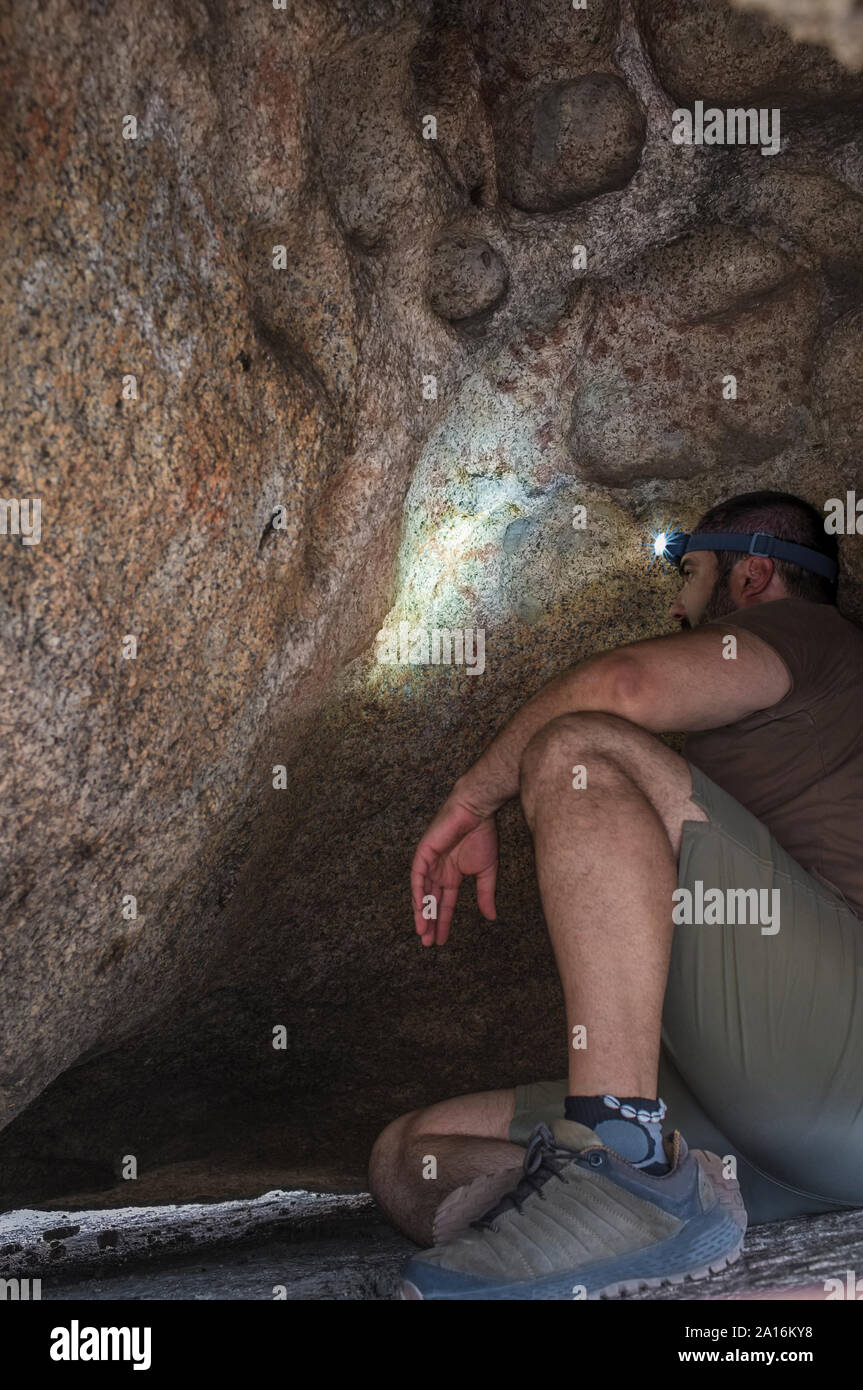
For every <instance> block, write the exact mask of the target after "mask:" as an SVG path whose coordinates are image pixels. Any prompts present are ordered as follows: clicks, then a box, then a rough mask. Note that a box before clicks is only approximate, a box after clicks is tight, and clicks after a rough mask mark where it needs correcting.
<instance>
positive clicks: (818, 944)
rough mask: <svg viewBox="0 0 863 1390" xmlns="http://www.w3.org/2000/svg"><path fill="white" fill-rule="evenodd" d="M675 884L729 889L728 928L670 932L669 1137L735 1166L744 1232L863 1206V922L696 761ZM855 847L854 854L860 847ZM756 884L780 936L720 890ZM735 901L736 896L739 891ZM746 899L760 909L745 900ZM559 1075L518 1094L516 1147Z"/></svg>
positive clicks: (559, 1086) (686, 927) (663, 1092)
mask: <svg viewBox="0 0 863 1390" xmlns="http://www.w3.org/2000/svg"><path fill="white" fill-rule="evenodd" d="M689 768H690V771H691V773H692V799H693V800H694V801H695V802H696V803H697V804H698V805H699V806H701V807H702V809H703V810H704V811H705V812H706V813H707V815H708V816H709V821H685V822H684V825H683V838H682V842H681V848H680V860H679V864H678V887H679V888H685V889H688V890H689V892H690V893H692V894H693V899H694V900H695V899H696V895H698V893H699V890H698V887H697V885H698V884H699V882H700V883H701V885H703V893H707V890H708V889H710V888H718V889H720V890H722V892H723V895H724V899H725V902H726V909H725V919H726V924H725V925H710V924H708V922H709V917H708V914H707V913H706V912H705V913H704V914H703V915H704V916H705V917H707V918H708V920H707V921H705V922H689V921H685V922H682V923H681V924H679V925H675V928H674V940H673V945H672V953H671V964H670V968H669V973H668V986H667V989H666V994H665V1005H664V1010H663V1018H662V1049H661V1057H660V1066H659V1095H660V1096H661V1097H662V1098H663V1100H665V1102H666V1104H667V1106H668V1113H667V1115H666V1119H665V1129H666V1132H668V1131H669V1130H671V1129H679V1130H680V1131H681V1132H682V1133H683V1135H684V1137H685V1138H686V1140H687V1142H688V1144H689V1145H690V1147H691V1148H707V1149H711V1150H712V1151H713V1152H714V1153H717V1154H719V1155H721V1156H723V1157H725V1156H726V1155H733V1156H734V1157H735V1158H736V1159H737V1176H738V1178H739V1180H740V1187H741V1191H742V1193H743V1197H744V1200H745V1202H746V1206H747V1209H748V1211H749V1219H750V1222H752V1223H753V1224H755V1223H757V1222H759V1221H771V1220H777V1219H780V1218H784V1217H789V1216H796V1215H800V1214H803V1213H805V1212H819V1211H829V1210H835V1209H836V1208H843V1207H844V1208H848V1207H863V922H860V921H859V920H858V918H857V917H855V915H854V914H853V912H852V911H851V910H850V908H849V907H848V905H847V904H846V903H845V902H844V901H843V900H842V898H841V897H840V896H839V895H838V894H837V893H835V892H833V891H832V890H831V889H830V888H828V887H826V886H825V885H824V884H822V883H820V882H819V881H818V880H817V879H815V878H814V877H813V876H812V875H811V874H809V873H807V871H806V870H805V869H803V868H801V866H800V865H799V864H798V863H797V862H796V861H795V860H794V859H792V858H791V856H790V855H789V854H786V852H785V850H783V849H782V847H781V845H779V844H778V843H777V841H776V840H774V839H773V837H772V835H771V834H770V832H769V831H768V830H767V829H766V827H765V826H764V825H762V823H761V822H760V821H759V820H757V819H756V818H755V816H753V815H752V814H751V813H750V812H749V811H747V810H746V808H745V807H744V806H741V804H740V802H739V801H735V799H734V797H732V796H729V795H728V793H727V792H724V791H723V790H722V789H721V787H718V786H717V785H716V783H715V782H712V781H710V779H709V778H708V777H705V776H704V774H703V773H702V772H700V771H699V769H698V768H696V767H693V765H692V764H691V763H690V764H689ZM861 852H863V849H861ZM753 888H754V889H756V890H758V891H759V893H760V892H761V890H765V891H766V893H767V894H768V895H771V894H773V890H778V897H777V896H768V897H765V898H759V899H758V902H759V904H761V903H764V904H771V905H775V904H776V903H777V901H778V905H779V915H778V919H777V921H778V925H779V930H778V931H777V930H775V929H774V928H775V926H776V922H774V923H772V924H769V925H768V926H767V930H766V931H765V930H762V927H763V926H764V925H765V924H766V923H767V922H768V918H767V917H766V916H762V917H761V918H760V922H759V923H755V924H753V923H752V922H751V920H747V919H746V918H745V917H744V920H742V921H741V920H740V916H741V909H740V907H739V906H737V907H735V909H734V915H735V917H737V919H738V920H737V921H736V923H735V924H731V921H730V919H731V915H732V913H731V909H730V908H729V907H728V906H727V904H728V902H729V895H728V894H727V892H726V891H725V890H728V889H732V890H739V889H753ZM732 897H736V901H737V902H738V903H739V902H740V897H739V895H732ZM749 900H750V902H751V903H754V901H755V900H754V899H753V897H752V895H751V894H750V895H749ZM567 1091H568V1086H567V1082H566V1080H565V1079H564V1080H561V1081H539V1082H535V1083H534V1084H533V1085H528V1086H518V1087H516V1103H515V1116H514V1118H513V1121H512V1124H511V1126H510V1131H509V1134H510V1139H511V1140H512V1141H513V1143H516V1144H522V1145H526V1144H527V1140H528V1136H529V1135H530V1132H531V1130H532V1129H533V1127H534V1125H536V1124H538V1123H539V1121H540V1120H543V1121H545V1123H546V1124H548V1123H549V1121H550V1120H551V1119H553V1118H555V1117H557V1116H559V1115H561V1114H562V1113H563V1101H564V1097H565V1096H566V1094H567Z"/></svg>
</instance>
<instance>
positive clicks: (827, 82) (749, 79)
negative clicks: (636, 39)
mask: <svg viewBox="0 0 863 1390" xmlns="http://www.w3.org/2000/svg"><path fill="white" fill-rule="evenodd" d="M639 17H640V22H641V26H642V30H643V32H644V34H645V37H646V39H647V43H648V47H649V50H650V53H651V57H652V58H653V61H654V64H655V66H656V70H657V73H658V75H659V79H660V81H661V82H662V84H663V86H664V87H665V88H666V90H667V91H668V92H670V93H672V95H673V96H675V97H676V98H677V99H678V100H680V101H698V100H702V101H706V102H708V103H711V102H732V103H735V104H736V103H738V102H740V101H747V102H753V101H767V100H770V99H773V100H776V101H781V104H782V106H783V107H793V106H797V107H800V106H807V105H810V104H811V103H814V102H819V101H824V100H828V99H830V98H831V97H848V96H852V95H855V94H856V95H859V94H860V93H861V91H863V83H861V79H860V78H859V77H854V76H852V75H851V74H849V73H847V72H845V71H844V70H843V69H842V68H841V67H840V66H839V64H838V63H836V62H834V60H833V59H832V58H831V57H830V55H829V54H828V53H826V52H825V51H824V49H823V48H816V47H814V46H810V45H806V44H795V43H794V41H793V39H791V38H790V37H789V36H788V34H786V33H785V31H784V29H782V28H780V27H779V25H778V24H773V23H771V21H770V20H769V19H766V18H761V17H759V16H756V15H753V14H739V13H736V12H735V11H733V10H731V9H729V7H728V5H727V4H726V3H725V0H702V3H700V4H697V5H693V4H692V0H640V4H639Z"/></svg>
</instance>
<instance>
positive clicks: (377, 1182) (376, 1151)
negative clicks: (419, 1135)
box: [369, 1110, 423, 1197]
mask: <svg viewBox="0 0 863 1390" xmlns="http://www.w3.org/2000/svg"><path fill="white" fill-rule="evenodd" d="M422 1113H423V1112H422V1111H421V1110H410V1111H408V1113H407V1114H406V1115H399V1117H398V1119H395V1120H391V1121H390V1123H389V1124H388V1125H387V1126H386V1128H385V1129H382V1130H381V1132H380V1134H379V1135H378V1137H377V1139H376V1140H375V1142H374V1144H373V1146H372V1151H371V1154H370V1156H369V1191H370V1192H371V1194H372V1196H373V1197H378V1193H379V1191H380V1190H381V1189H383V1188H384V1187H385V1186H388V1185H389V1183H391V1182H392V1180H393V1177H394V1175H395V1173H396V1172H397V1171H398V1168H399V1167H400V1165H401V1162H402V1158H403V1156H404V1151H405V1145H406V1144H407V1142H408V1140H409V1139H410V1138H411V1137H412V1136H413V1135H414V1134H416V1132H417V1126H418V1122H419V1120H420V1117H421V1116H422ZM376 1189H378V1190H377V1191H376Z"/></svg>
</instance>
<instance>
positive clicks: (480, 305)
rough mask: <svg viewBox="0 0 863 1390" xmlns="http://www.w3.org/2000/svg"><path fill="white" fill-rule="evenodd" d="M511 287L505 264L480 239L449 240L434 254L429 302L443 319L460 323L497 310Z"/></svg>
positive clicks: (458, 237) (438, 246)
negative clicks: (491, 310)
mask: <svg viewBox="0 0 863 1390" xmlns="http://www.w3.org/2000/svg"><path fill="white" fill-rule="evenodd" d="M508 284H509V272H508V271H507V268H506V265H505V263H504V261H503V260H502V258H501V257H500V256H499V255H498V253H497V251H495V249H494V247H493V246H489V244H488V242H487V241H483V240H482V239H481V238H480V237H470V236H450V237H445V238H444V239H443V241H439V242H438V244H437V246H435V248H434V249H433V251H432V253H431V257H430V260H429V276H428V298H429V303H430V304H431V307H432V308H433V309H434V311H435V313H436V314H439V315H440V317H441V318H442V319H449V320H450V321H452V322H457V321H458V320H460V319H470V318H474V317H475V316H476V315H477V314H481V313H483V312H487V311H488V310H490V309H493V308H495V307H496V306H497V305H498V304H499V303H500V302H501V300H502V299H503V297H504V295H505V294H506V289H507V285H508Z"/></svg>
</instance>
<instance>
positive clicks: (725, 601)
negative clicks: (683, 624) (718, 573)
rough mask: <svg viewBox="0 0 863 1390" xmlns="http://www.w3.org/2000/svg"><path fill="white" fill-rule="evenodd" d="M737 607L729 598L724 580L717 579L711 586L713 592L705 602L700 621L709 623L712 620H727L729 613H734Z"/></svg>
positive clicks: (726, 583)
mask: <svg viewBox="0 0 863 1390" xmlns="http://www.w3.org/2000/svg"><path fill="white" fill-rule="evenodd" d="M736 612H737V605H736V603H735V602H734V599H733V598H732V597H731V593H730V591H729V588H728V581H727V580H726V579H717V581H716V583H715V584H714V586H713V592H712V593H711V595H710V598H709V599H708V600H707V607H706V608H705V610H704V612H703V614H702V616H701V621H702V622H703V623H709V622H710V621H711V619H712V618H727V617H728V614H729V613H736Z"/></svg>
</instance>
